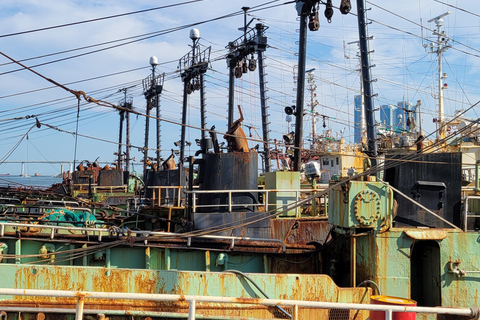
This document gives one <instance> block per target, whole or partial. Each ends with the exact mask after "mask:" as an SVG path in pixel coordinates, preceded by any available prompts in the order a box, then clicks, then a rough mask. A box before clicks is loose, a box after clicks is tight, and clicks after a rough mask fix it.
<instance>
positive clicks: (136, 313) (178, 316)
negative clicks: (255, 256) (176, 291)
mask: <svg viewBox="0 0 480 320" xmlns="http://www.w3.org/2000/svg"><path fill="white" fill-rule="evenodd" d="M2 310H3V311H6V312H16V311H18V312H22V313H23V312H28V313H34V312H43V313H66V314H73V313H75V311H76V309H64V308H33V307H3V306H2ZM99 313H102V314H108V315H109V316H125V315H127V316H134V317H146V316H150V317H156V318H168V319H171V318H174V319H185V318H186V314H185V312H159V311H140V310H105V309H104V310H101V309H83V314H93V315H97V314H99ZM195 317H196V318H197V319H209V320H217V319H218V320H225V319H228V320H238V317H234V316H223V315H217V316H215V315H201V314H199V315H196V316H195ZM248 319H250V320H255V318H248ZM258 320H263V319H258Z"/></svg>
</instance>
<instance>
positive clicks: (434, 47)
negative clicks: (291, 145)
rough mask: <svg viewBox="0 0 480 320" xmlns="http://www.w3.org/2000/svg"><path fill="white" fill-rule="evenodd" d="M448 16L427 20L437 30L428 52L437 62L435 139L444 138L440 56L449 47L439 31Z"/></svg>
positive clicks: (444, 76) (444, 34)
mask: <svg viewBox="0 0 480 320" xmlns="http://www.w3.org/2000/svg"><path fill="white" fill-rule="evenodd" d="M449 14H450V11H448V12H445V13H443V14H441V15H439V16H437V17H435V18H433V19H430V20H428V22H429V23H430V22H434V21H435V24H436V25H437V29H436V30H434V31H433V35H434V36H435V35H436V36H437V43H436V44H434V43H433V42H432V43H430V50H431V51H430V52H431V53H436V54H437V60H438V119H437V139H439V140H440V139H444V138H445V114H444V113H445V110H444V106H443V89H444V86H443V79H445V78H446V75H445V74H443V70H442V54H443V53H444V52H445V51H447V49H448V48H450V47H451V46H450V45H448V44H447V42H448V38H447V35H446V33H445V30H440V28H441V27H442V26H443V17H445V16H447V15H449Z"/></svg>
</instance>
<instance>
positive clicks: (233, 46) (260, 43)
mask: <svg viewBox="0 0 480 320" xmlns="http://www.w3.org/2000/svg"><path fill="white" fill-rule="evenodd" d="M248 9H249V8H248V7H243V8H242V10H243V12H244V21H243V28H239V30H242V31H243V36H241V37H239V38H238V39H236V40H235V41H232V42H230V43H229V44H228V46H227V48H228V49H229V50H230V52H229V53H228V55H227V65H228V68H229V83H228V89H229V90H228V92H229V96H228V128H231V126H232V124H233V118H234V110H235V109H234V105H233V104H234V94H235V78H240V77H241V76H242V74H243V73H246V72H248V71H255V70H256V68H257V62H256V60H255V59H254V58H253V54H254V53H257V57H258V66H259V85H260V105H261V112H262V131H263V143H264V149H263V150H264V151H263V152H264V161H265V171H266V172H270V171H271V164H270V150H269V147H268V142H269V140H270V137H269V132H270V130H269V122H268V116H269V114H268V106H267V97H266V91H267V89H266V81H265V75H266V74H265V64H264V55H263V52H265V50H266V49H267V37H265V35H264V32H265V30H267V27H265V26H264V25H263V24H262V23H257V24H256V25H255V29H251V28H250V29H249V28H248V26H249V25H250V24H251V23H252V21H253V19H252V20H250V22H248V23H247V11H248ZM249 55H251V57H250V59H248V56H249Z"/></svg>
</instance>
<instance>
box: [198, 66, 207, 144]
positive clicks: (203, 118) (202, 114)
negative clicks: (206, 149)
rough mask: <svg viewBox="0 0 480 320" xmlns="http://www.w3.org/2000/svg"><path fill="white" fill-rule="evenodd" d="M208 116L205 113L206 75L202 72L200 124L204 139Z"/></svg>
mask: <svg viewBox="0 0 480 320" xmlns="http://www.w3.org/2000/svg"><path fill="white" fill-rule="evenodd" d="M206 119H207V117H206V115H205V77H204V75H203V73H200V126H201V127H202V139H205V138H206V137H207V131H206V129H207V121H206Z"/></svg>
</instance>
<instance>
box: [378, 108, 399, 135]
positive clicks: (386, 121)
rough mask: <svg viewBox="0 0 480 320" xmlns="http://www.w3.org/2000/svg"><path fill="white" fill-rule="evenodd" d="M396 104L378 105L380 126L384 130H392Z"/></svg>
mask: <svg viewBox="0 0 480 320" xmlns="http://www.w3.org/2000/svg"><path fill="white" fill-rule="evenodd" d="M395 109H397V107H396V106H393V105H391V104H384V105H381V106H380V123H381V125H380V126H381V128H382V129H384V130H387V131H389V130H393V128H392V127H393V117H394V110H395Z"/></svg>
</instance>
